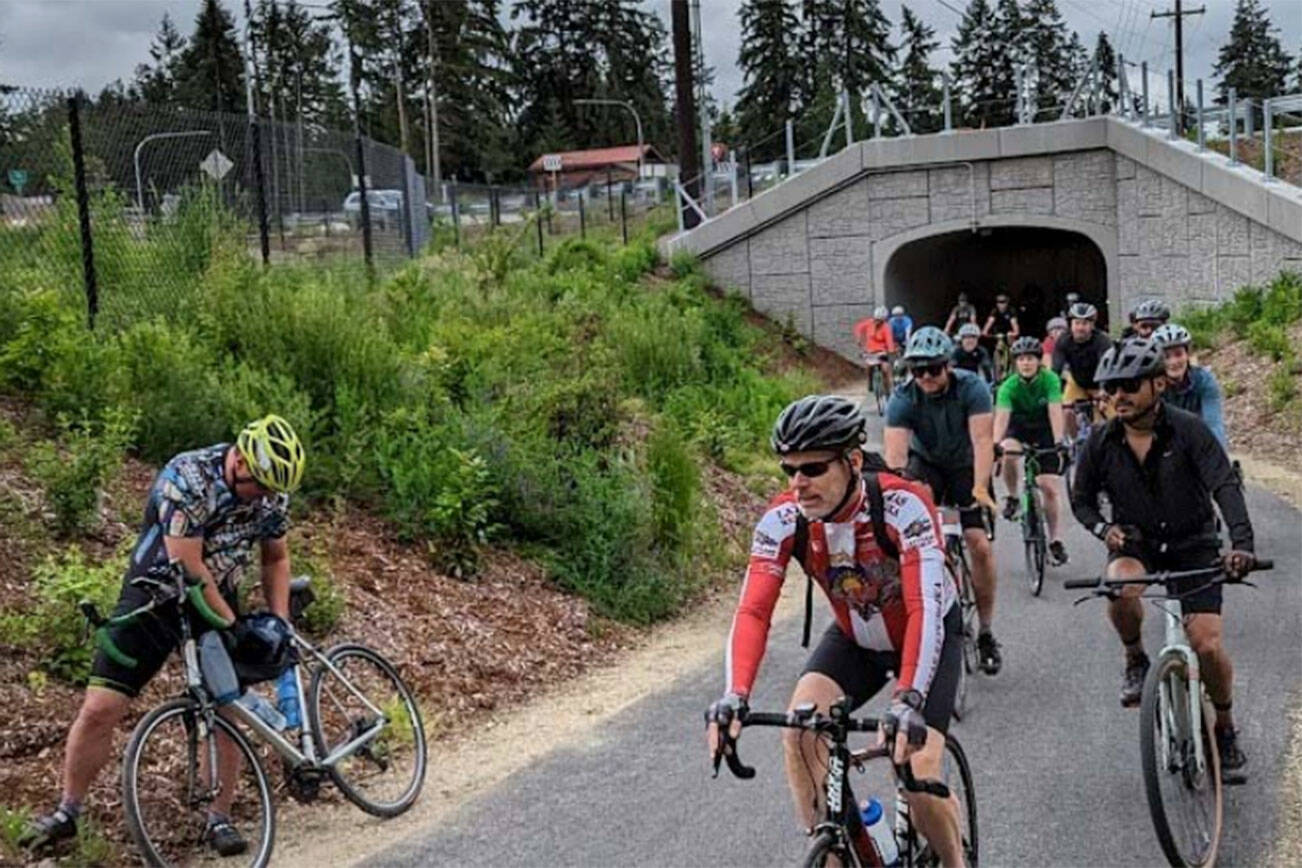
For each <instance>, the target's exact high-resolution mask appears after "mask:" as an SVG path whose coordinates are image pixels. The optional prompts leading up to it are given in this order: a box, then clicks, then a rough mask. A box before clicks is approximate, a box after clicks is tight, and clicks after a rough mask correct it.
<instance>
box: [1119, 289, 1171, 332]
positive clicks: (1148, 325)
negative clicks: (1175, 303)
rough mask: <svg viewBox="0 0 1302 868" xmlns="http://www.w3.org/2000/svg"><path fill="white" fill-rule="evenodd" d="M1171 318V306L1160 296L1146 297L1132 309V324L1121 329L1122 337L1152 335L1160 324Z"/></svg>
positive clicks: (1164, 323)
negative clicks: (1159, 297)
mask: <svg viewBox="0 0 1302 868" xmlns="http://www.w3.org/2000/svg"><path fill="white" fill-rule="evenodd" d="M1170 319H1171V308H1169V307H1167V305H1166V302H1164V301H1162V300H1161V299H1158V298H1146V299H1144V300H1143V301H1140V302H1139V303H1138V304H1136V305H1135V306H1134V307H1132V308H1131V309H1130V325H1129V326H1127V327H1126V328H1124V329H1122V330H1121V339H1122V340H1125V339H1126V338H1133V337H1140V338H1147V337H1151V336H1152V334H1153V332H1154V331H1156V330H1157V328H1158V326H1163V325H1166V323H1167V322H1168V321H1169V320H1170Z"/></svg>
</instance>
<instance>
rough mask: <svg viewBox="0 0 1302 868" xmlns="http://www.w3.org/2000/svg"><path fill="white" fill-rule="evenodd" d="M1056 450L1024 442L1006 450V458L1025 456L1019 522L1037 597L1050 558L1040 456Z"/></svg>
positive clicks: (1054, 453) (1030, 580)
mask: <svg viewBox="0 0 1302 868" xmlns="http://www.w3.org/2000/svg"><path fill="white" fill-rule="evenodd" d="M1056 454H1058V450H1056V449H1038V448H1035V447H1028V446H1027V444H1025V443H1023V444H1022V448H1021V449H1005V450H1004V451H1003V455H1004V458H1010V457H1018V456H1020V457H1021V459H1022V494H1021V498H1020V502H1019V504H1018V514H1019V523H1020V524H1021V526H1022V547H1023V550H1024V551H1025V556H1026V579H1027V582H1028V583H1029V585H1030V588H1031V596H1033V597H1038V596H1040V592H1041V591H1042V590H1043V589H1044V568H1045V565H1046V563H1047V561H1048V558H1049V527H1048V520H1047V518H1046V516H1047V513H1046V512H1045V510H1044V492H1042V491H1040V486H1039V485H1038V484H1037V480H1038V478H1039V476H1040V459H1041V458H1042V457H1043V456H1046V455H1056Z"/></svg>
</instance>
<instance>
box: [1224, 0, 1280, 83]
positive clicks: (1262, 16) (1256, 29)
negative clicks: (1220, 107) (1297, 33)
mask: <svg viewBox="0 0 1302 868" xmlns="http://www.w3.org/2000/svg"><path fill="white" fill-rule="evenodd" d="M1277 33H1278V28H1276V27H1274V26H1273V25H1272V24H1271V23H1270V18H1269V17H1267V14H1266V10H1265V9H1263V8H1262V6H1261V3H1260V0H1239V5H1238V6H1237V7H1236V8H1235V10H1234V23H1233V24H1232V25H1231V26H1230V41H1229V42H1227V43H1225V44H1224V45H1222V46H1221V52H1220V56H1219V58H1218V59H1217V61H1216V66H1215V68H1214V69H1213V70H1212V74H1213V75H1216V76H1218V77H1219V78H1220V82H1219V84H1218V85H1217V89H1218V93H1219V95H1220V101H1221V102H1222V103H1223V102H1225V101H1226V99H1227V98H1228V96H1229V89H1230V88H1231V87H1232V88H1234V89H1235V92H1236V94H1237V95H1238V97H1239V98H1240V99H1242V98H1243V97H1254V98H1257V99H1261V98H1264V97H1269V96H1275V95H1277V94H1281V93H1283V92H1284V90H1285V87H1284V85H1285V79H1286V78H1287V76H1288V70H1289V67H1290V66H1291V65H1292V58H1290V57H1289V56H1288V54H1287V53H1286V52H1285V51H1284V47H1283V46H1282V45H1281V44H1280V41H1279V37H1278V35H1276V34H1277Z"/></svg>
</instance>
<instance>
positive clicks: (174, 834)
mask: <svg viewBox="0 0 1302 868" xmlns="http://www.w3.org/2000/svg"><path fill="white" fill-rule="evenodd" d="M133 584H135V585H136V586H138V587H141V588H143V589H144V590H146V591H148V592H149V594H150V597H151V599H150V601H149V602H148V603H145V604H144V605H142V606H140V607H138V608H137V609H135V610H133V611H131V612H127V613H125V614H123V615H118V616H115V617H113V618H104V617H103V616H102V615H100V613H99V611H98V610H97V609H96V607H95V605H94V604H93V603H90V602H86V601H83V602H82V603H80V604H79V607H80V609H81V611H82V614H83V615H84V616H85V617H86V619H87V621H89V622H90V624H91V625H92V626H93V627H94V628H95V631H94V634H95V642H96V644H97V645H98V646H99V647H100V649H101V650H102V651H103V652H104V653H105V654H107V655H108V656H109V657H111V658H112V659H114V660H115V661H117V662H119V663H121V664H122V665H124V666H135V665H136V664H137V661H136V660H135V659H134V658H132V657H131V656H129V655H127V654H125V653H124V652H123V651H122V650H121V649H120V648H118V647H117V646H116V645H115V644H114V643H113V640H112V638H111V636H110V634H109V632H108V628H110V627H113V626H118V625H121V624H125V623H128V622H132V621H136V620H139V619H143V618H155V619H160V620H161V617H162V615H163V612H162V611H160V610H161V609H163V607H165V606H168V607H173V606H174V608H172V609H171V611H172V612H175V611H177V610H178V609H179V611H180V613H181V614H180V617H177V618H175V621H176V622H178V623H179V633H180V638H181V643H180V645H181V656H182V659H183V661H184V664H185V683H186V687H185V693H184V694H183V695H181V696H179V697H176V698H175V699H171V700H168V701H166V702H163V703H162V704H160V705H159V706H157V707H156V708H154V709H153V710H152V711H150V712H149V713H148V714H146V715H145V716H144V718H142V719H141V721H140V723H139V724H137V726H136V728H135V730H134V731H133V732H132V734H131V740H130V742H129V743H128V744H127V750H126V754H125V756H124V757H123V761H122V797H123V806H124V808H125V810H126V816H127V828H128V830H129V831H130V833H131V837H132V839H133V840H134V841H135V844H136V847H137V848H138V849H139V851H140V855H141V856H142V857H143V859H144V861H145V862H146V864H148V865H151V866H166V865H177V864H188V863H190V862H193V861H196V860H200V859H201V858H202V857H203V856H204V855H205V848H206V842H205V835H204V831H205V828H206V811H207V809H208V808H209V806H210V805H212V804H213V803H214V801H215V800H216V798H217V796H218V793H222V794H223V795H226V794H227V792H226V791H232V792H233V799H232V801H231V812H230V822H231V824H232V825H233V826H234V827H235V828H236V830H237V831H238V832H239V833H240V835H241V837H243V838H244V840H245V841H247V842H248V848H247V850H246V851H245V853H246V855H247V862H245V863H244V864H247V865H251V866H258V868H261V866H264V865H266V864H267V863H268V862H269V861H270V859H271V850H272V846H273V843H274V840H275V804H274V802H273V801H272V795H271V785H270V784H269V782H268V779H267V773H266V770H265V768H264V765H263V762H262V761H261V759H260V757H259V752H256V751H255V750H254V747H253V744H252V743H251V742H250V740H249V738H248V737H247V736H246V735H245V734H244V732H243V731H242V730H241V729H240V728H239V727H237V726H236V725H235V724H236V723H242V724H244V726H246V727H248V729H249V730H251V731H252V733H253V734H254V735H255V736H256V737H257V739H258V740H259V741H261V742H262V743H264V744H265V745H266V746H267V747H269V748H270V749H271V751H273V752H274V753H276V754H279V755H280V756H281V757H282V758H283V760H284V766H285V777H286V784H287V789H288V791H289V793H290V795H291V796H293V797H294V798H296V799H297V800H299V801H302V802H311V801H313V800H314V799H315V798H316V797H317V795H318V794H319V790H320V786H321V784H322V783H323V782H324V781H325V780H326V779H329V780H330V781H333V783H334V784H335V786H337V787H338V788H339V790H340V792H342V793H343V794H344V796H345V797H346V798H347V799H348V800H349V801H351V802H353V803H354V804H355V805H357V806H358V807H359V808H361V809H362V810H364V811H366V812H367V813H369V814H373V815H375V816H378V817H395V816H397V815H399V814H401V813H403V812H405V811H406V810H407V809H408V808H410V807H411V806H412V805H413V804H414V803H415V801H416V798H417V797H418V796H419V794H420V791H421V787H422V785H423V784H424V780H425V770H426V763H427V747H426V741H425V730H424V726H423V724H422V722H421V717H420V710H419V709H418V708H417V705H416V700H415V698H414V697H413V695H412V693H411V690H410V689H409V688H408V687H407V685H406V684H405V683H404V682H403V680H402V678H401V677H400V676H399V675H398V673H397V670H395V669H394V667H393V665H392V664H390V663H389V662H388V661H387V660H385V659H384V657H382V656H381V655H380V654H379V653H377V652H375V651H373V650H371V649H369V648H367V647H365V646H363V645H355V644H344V645H337V646H335V647H333V648H330V649H329V650H327V651H325V652H322V651H320V650H318V649H317V648H316V647H315V646H313V645H312V644H311V643H309V642H308V641H307V640H306V639H304V638H303V637H302V636H300V635H299V634H298V633H297V632H295V631H293V629H292V628H291V630H290V633H291V637H292V641H293V644H294V648H295V651H296V654H297V656H298V659H299V660H300V661H301V660H309V661H311V669H310V672H309V673H308V674H309V675H310V682H309V684H310V686H309V688H308V691H307V693H306V698H307V701H306V702H303V701H302V699H303V697H304V692H303V677H304V670H303V667H302V664H301V663H299V662H295V664H294V665H293V667H292V670H291V671H292V672H293V673H294V685H295V691H296V693H297V695H298V698H299V700H300V701H299V705H300V707H301V708H302V710H303V713H302V718H303V727H302V730H301V732H300V733H299V738H298V746H297V747H296V746H295V745H294V744H292V743H291V742H290V740H289V738H287V736H289V737H292V734H291V733H288V732H287V733H285V734H282V733H281V732H280V731H279V730H278V729H277V728H275V727H273V726H272V725H271V724H270V723H268V722H266V721H265V720H264V719H263V717H262V716H260V715H259V714H258V713H257V712H256V711H254V710H252V709H251V708H249V707H246V705H245V704H244V702H242V701H235V702H231V703H228V704H224V705H221V706H218V705H217V703H216V702H215V700H214V698H213V696H212V694H211V693H210V692H209V689H208V687H207V686H206V685H205V683H204V679H203V675H202V670H201V669H200V662H199V648H198V642H197V641H196V637H195V635H194V633H195V628H193V627H192V626H191V617H190V616H191V615H193V616H195V617H194V621H195V624H196V625H197V626H198V627H199V628H201V632H206V629H202V628H207V627H211V628H213V629H224V628H226V627H228V626H230V625H229V624H228V623H227V622H226V621H225V619H223V618H221V617H220V616H219V615H217V614H216V613H215V612H214V611H213V610H212V609H211V608H210V607H209V606H208V604H207V602H206V601H205V600H204V598H203V591H202V585H201V584H199V583H197V582H194V581H190V580H188V579H187V578H186V577H184V576H183V575H182V574H181V571H180V570H175V571H173V573H172V574H171V576H170V577H169V578H168V579H166V580H159V579H154V578H140V579H136V580H134V581H133ZM311 602H312V592H311V588H310V586H309V579H307V578H306V577H299V578H296V579H294V581H293V582H292V583H291V586H290V608H291V611H292V612H295V613H301V612H302V610H303V609H305V608H306V607H307V606H308V605H310V604H311ZM219 735H220V736H222V738H218V736H219ZM223 861H226V860H223Z"/></svg>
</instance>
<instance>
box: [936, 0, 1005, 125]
mask: <svg viewBox="0 0 1302 868" xmlns="http://www.w3.org/2000/svg"><path fill="white" fill-rule="evenodd" d="M951 45H952V46H953V49H954V60H953V62H952V64H951V66H950V77H951V78H952V79H953V87H952V88H951V98H954V99H957V102H958V107H959V111H960V112H961V115H960V116H961V117H962V121H963V123H964V124H966V125H968V126H973V127H989V126H995V125H997V124H998V123H1003V122H1006V120H1005V119H1006V118H1008V117H1011V115H1012V105H1013V95H1012V94H1011V93H1003V92H999V91H997V90H996V89H995V76H994V70H995V66H996V64H997V62H998V58H997V55H998V52H999V50H1000V44H999V42H998V40H997V38H996V34H995V15H994V12H993V10H991V8H990V4H989V3H988V2H987V0H971V2H970V3H969V4H968V6H967V9H965V10H964V12H963V20H962V21H960V22H959V24H958V32H957V33H956V34H955V35H954V39H953V40H952V42H951Z"/></svg>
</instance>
